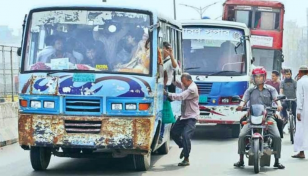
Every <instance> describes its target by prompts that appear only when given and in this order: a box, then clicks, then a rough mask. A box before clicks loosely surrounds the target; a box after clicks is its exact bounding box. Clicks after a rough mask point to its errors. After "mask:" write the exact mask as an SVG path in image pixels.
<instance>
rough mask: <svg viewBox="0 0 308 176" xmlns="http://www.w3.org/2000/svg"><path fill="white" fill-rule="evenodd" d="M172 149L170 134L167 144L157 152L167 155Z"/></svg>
mask: <svg viewBox="0 0 308 176" xmlns="http://www.w3.org/2000/svg"><path fill="white" fill-rule="evenodd" d="M169 149H170V132H169V133H168V135H167V139H166V142H165V143H164V144H163V145H162V146H161V147H159V149H158V150H157V151H158V153H159V154H161V155H167V154H168V153H169Z"/></svg>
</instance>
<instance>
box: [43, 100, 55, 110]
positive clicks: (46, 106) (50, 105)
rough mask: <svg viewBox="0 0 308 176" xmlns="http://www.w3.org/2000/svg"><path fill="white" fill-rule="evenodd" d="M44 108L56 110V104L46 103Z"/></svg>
mask: <svg viewBox="0 0 308 176" xmlns="http://www.w3.org/2000/svg"><path fill="white" fill-rule="evenodd" d="M44 108H46V109H54V108H55V102H53V101H44Z"/></svg>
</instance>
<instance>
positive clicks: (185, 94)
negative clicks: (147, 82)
mask: <svg viewBox="0 0 308 176" xmlns="http://www.w3.org/2000/svg"><path fill="white" fill-rule="evenodd" d="M191 94H194V91H193V90H191V89H187V90H184V91H183V92H181V93H179V94H177V93H168V97H169V98H171V99H172V100H177V101H183V100H186V99H187V98H188V97H189V95H191Z"/></svg>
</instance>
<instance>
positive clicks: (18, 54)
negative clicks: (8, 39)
mask: <svg viewBox="0 0 308 176" xmlns="http://www.w3.org/2000/svg"><path fill="white" fill-rule="evenodd" d="M17 56H21V47H19V48H18V49H17Z"/></svg>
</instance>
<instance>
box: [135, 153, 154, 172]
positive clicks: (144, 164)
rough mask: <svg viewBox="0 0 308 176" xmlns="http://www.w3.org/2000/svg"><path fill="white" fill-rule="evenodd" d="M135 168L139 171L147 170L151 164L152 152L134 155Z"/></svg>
mask: <svg viewBox="0 0 308 176" xmlns="http://www.w3.org/2000/svg"><path fill="white" fill-rule="evenodd" d="M132 158H133V164H134V169H135V170H137V171H147V170H149V168H150V164H151V152H149V153H148V154H147V155H133V157H132Z"/></svg>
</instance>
